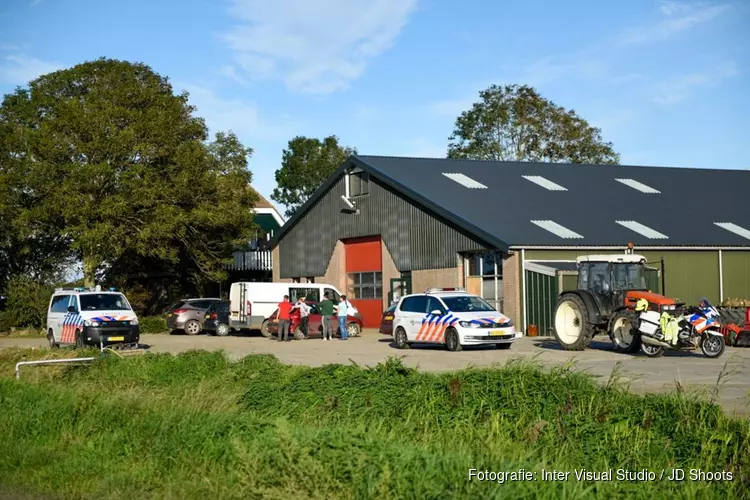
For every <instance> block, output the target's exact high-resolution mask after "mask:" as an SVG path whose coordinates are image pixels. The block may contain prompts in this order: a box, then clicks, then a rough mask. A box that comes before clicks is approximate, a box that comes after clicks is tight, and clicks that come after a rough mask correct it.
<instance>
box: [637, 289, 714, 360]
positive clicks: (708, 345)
mask: <svg viewBox="0 0 750 500" xmlns="http://www.w3.org/2000/svg"><path fill="white" fill-rule="evenodd" d="M636 312H639V313H640V314H639V316H638V331H639V333H640V336H641V352H643V354H645V355H646V356H648V357H650V358H658V357H659V356H661V355H662V354H664V351H665V350H671V351H694V350H696V349H698V348H699V347H700V350H701V352H703V355H704V356H706V357H708V358H718V357H719V356H721V355H722V354H723V353H724V347H725V344H724V335H722V333H721V331H720V330H719V329H720V328H721V315H720V314H719V311H718V310H716V308H715V307H714V306H713V305H711V303H710V302H709V301H708V300H707V299H702V300H701V306H700V307H694V306H693V307H688V308H686V309H685V310H684V311H682V312H681V313H680V314H678V315H676V316H673V315H671V314H669V313H668V312H666V311H663V312H661V313H659V312H657V311H652V310H649V308H648V302H647V301H646V300H643V299H641V300H640V301H638V303H637V304H636Z"/></svg>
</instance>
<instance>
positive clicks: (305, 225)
mask: <svg viewBox="0 0 750 500" xmlns="http://www.w3.org/2000/svg"><path fill="white" fill-rule="evenodd" d="M344 192H345V188H344V177H343V176H342V178H341V179H340V180H339V181H338V182H337V183H336V184H334V185H333V187H332V188H331V189H330V190H329V191H328V193H326V194H325V195H324V196H323V197H322V198H321V199H320V200H318V202H317V203H316V204H315V205H314V206H313V207H312V208H310V210H308V211H307V213H306V214H305V215H304V216H303V217H301V218H300V220H299V221H298V222H297V224H296V225H295V226H294V227H293V228H292V229H291V230H290V231H289V232H288V233H287V234H286V235H284V237H283V239H282V240H281V241H280V242H279V271H280V277H281V278H295V277H303V276H323V275H324V274H325V272H326V268H327V267H328V262H329V260H330V259H331V255H332V254H333V249H334V247H335V246H336V242H337V241H338V240H342V239H346V238H357V237H362V236H376V235H381V237H382V239H383V242H384V243H385V245H386V247H387V248H388V251H389V252H390V254H391V256H392V257H393V260H394V262H395V263H396V267H397V268H398V270H399V271H402V272H403V271H411V270H420V269H440V268H446V267H455V266H456V254H457V253H458V252H463V251H472V250H481V249H483V248H484V245H483V244H481V243H479V242H477V241H475V240H473V239H472V238H470V237H469V236H467V235H466V234H463V233H461V232H459V231H456V230H455V229H453V228H451V227H450V226H449V225H447V224H446V223H445V222H443V221H441V220H438V219H437V218H435V217H433V216H431V215H429V214H427V213H426V212H425V211H424V210H422V209H420V208H419V207H417V206H414V205H413V204H412V203H410V202H409V201H408V200H406V199H405V198H404V197H402V196H400V195H398V194H397V193H395V192H393V191H391V190H390V189H388V188H387V187H386V186H384V185H382V184H380V183H379V182H378V181H376V180H375V179H373V178H372V177H370V194H369V195H367V196H362V197H358V198H354V201H355V203H356V206H357V208H359V210H360V213H359V214H358V215H355V214H350V213H344V212H342V210H343V209H345V208H347V207H346V205H345V204H344V202H343V200H341V195H343V194H344Z"/></svg>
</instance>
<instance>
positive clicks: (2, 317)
mask: <svg viewBox="0 0 750 500" xmlns="http://www.w3.org/2000/svg"><path fill="white" fill-rule="evenodd" d="M11 326H13V325H12V324H11V321H10V315H9V314H8V311H0V333H8V332H9V331H10V327H11Z"/></svg>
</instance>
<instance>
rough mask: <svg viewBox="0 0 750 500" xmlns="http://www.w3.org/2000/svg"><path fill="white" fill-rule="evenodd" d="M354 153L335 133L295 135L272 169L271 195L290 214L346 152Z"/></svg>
mask: <svg viewBox="0 0 750 500" xmlns="http://www.w3.org/2000/svg"><path fill="white" fill-rule="evenodd" d="M353 154H357V150H356V149H354V148H349V147H344V146H341V145H339V139H338V137H336V136H335V135H332V136H330V137H326V138H325V139H323V140H322V141H321V140H319V139H315V138H311V137H303V136H297V137H295V138H294V139H292V140H291V141H289V144H288V146H287V148H286V149H285V150H284V152H283V155H282V159H281V168H280V169H279V170H277V171H276V184H277V187H276V188H275V189H274V190H273V194H271V199H272V200H274V201H276V202H278V203H281V204H282V205H284V206H285V207H286V216H287V217H291V216H292V215H293V214H294V212H296V211H297V209H298V208H299V207H301V206H302V205H304V203H305V202H306V201H307V200H308V198H310V196H311V195H312V194H313V193H314V192H315V190H316V189H318V188H319V187H320V185H321V184H323V182H324V181H325V180H326V179H327V178H328V177H329V176H330V175H331V174H332V173H333V172H334V171H335V170H336V169H337V168H338V167H339V166H341V164H342V163H343V162H344V160H346V158H348V157H349V156H351V155H353Z"/></svg>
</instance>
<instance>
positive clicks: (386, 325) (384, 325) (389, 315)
mask: <svg viewBox="0 0 750 500" xmlns="http://www.w3.org/2000/svg"><path fill="white" fill-rule="evenodd" d="M397 305H398V303H396V304H392V305H391V307H389V308H388V309H386V310H385V311H383V317H382V318H381V320H380V329H379V330H378V331H379V332H380V333H382V334H383V335H393V313H394V312H395V311H396V306H397Z"/></svg>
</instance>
